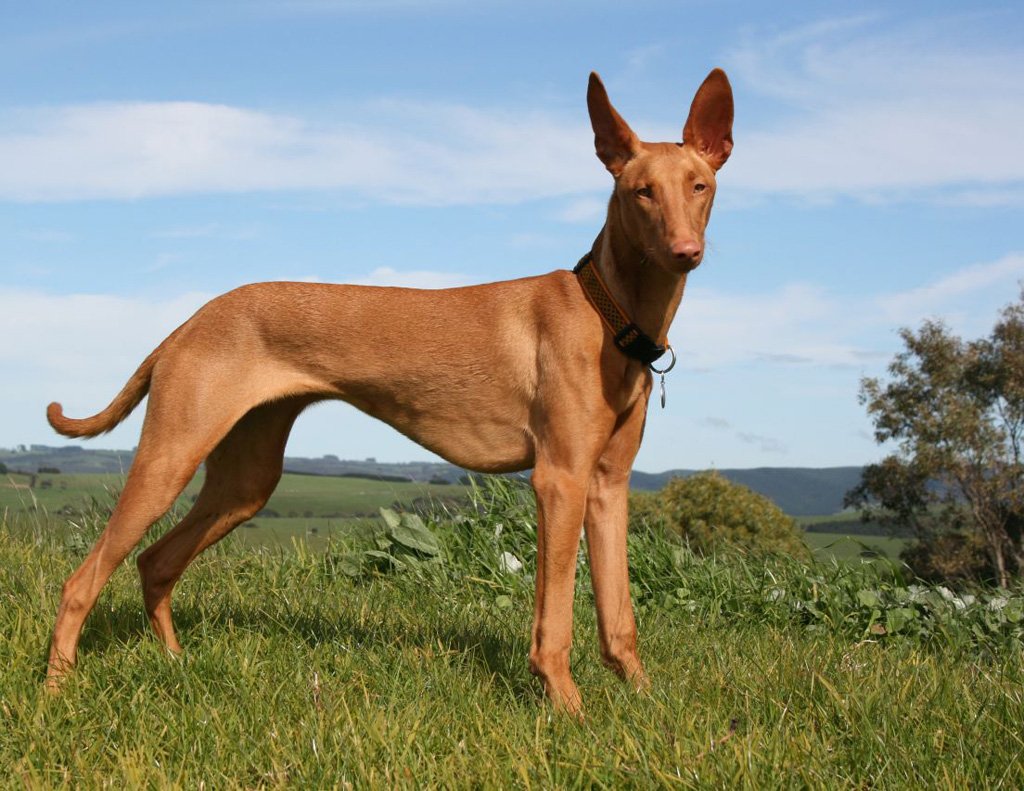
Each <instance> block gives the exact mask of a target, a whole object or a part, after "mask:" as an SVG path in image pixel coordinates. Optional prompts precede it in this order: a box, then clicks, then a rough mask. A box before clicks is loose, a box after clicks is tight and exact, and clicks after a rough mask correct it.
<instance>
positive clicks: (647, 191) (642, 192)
mask: <svg viewBox="0 0 1024 791" xmlns="http://www.w3.org/2000/svg"><path fill="white" fill-rule="evenodd" d="M633 194H634V195H636V196H637V197H638V198H648V199H649V198H653V197H654V191H653V190H652V189H651V188H650V187H638V188H637V189H635V190H634V191H633Z"/></svg>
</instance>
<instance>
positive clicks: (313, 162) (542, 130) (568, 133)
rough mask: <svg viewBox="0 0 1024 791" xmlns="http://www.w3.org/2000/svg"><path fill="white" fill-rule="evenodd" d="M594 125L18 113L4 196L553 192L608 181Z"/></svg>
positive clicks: (522, 116) (380, 105)
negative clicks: (594, 144)
mask: <svg viewBox="0 0 1024 791" xmlns="http://www.w3.org/2000/svg"><path fill="white" fill-rule="evenodd" d="M352 119H358V120H352ZM584 123H585V122H584V121H583V119H579V122H577V123H568V122H564V121H562V120H559V119H556V118H552V117H547V116H544V115H541V114H537V113H529V112H512V111H508V110H496V111H484V110H472V109H468V108H465V107H460V106H457V105H451V104H423V103H400V102H394V101H382V102H376V103H374V104H372V105H367V106H364V107H358V108H351V110H350V112H349V113H348V114H347V117H346V118H344V119H342V120H337V121H334V122H331V123H314V122H312V121H309V120H305V119H302V118H298V117H294V116H289V115H282V114H274V113H267V112H259V111H255V110H250V109H245V108H238V107H230V106H225V105H214V104H204V103H198V102H134V103H101V104H88V105H76V106H67V107H58V108H36V109H29V110H20V111H10V110H9V111H7V112H4V113H2V114H0V200H12V201H69V200H84V199H105V198H106V199H135V198H146V197H153V196H161V195H177V194H189V193H202V192H249V191H260V190H309V189H313V190H316V189H335V190H352V191H355V192H356V193H358V194H361V195H364V196H368V197H370V198H372V199H375V200H381V201H385V202H393V203H416V204H429V205H447V204H467V203H480V202H509V201H519V200H524V199H534V198H542V197H552V196H559V195H565V194H571V193H579V192H581V191H586V190H590V189H594V188H595V187H598V186H603V185H604V184H605V182H606V181H607V177H606V174H604V172H603V170H602V169H601V168H600V167H599V165H598V164H597V163H596V160H595V159H594V157H593V152H592V146H591V142H590V138H591V135H590V134H589V133H588V131H587V129H586V127H585V126H584ZM524 141H526V142H528V144H524Z"/></svg>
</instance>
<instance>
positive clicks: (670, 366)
mask: <svg viewBox="0 0 1024 791" xmlns="http://www.w3.org/2000/svg"><path fill="white" fill-rule="evenodd" d="M666 346H667V348H668V352H669V354H671V355H672V362H670V363H669V364H668V365H666V366H665V367H664V368H661V369H658V368H655V367H654V364H653V363H652V364H651V365H648V366H647V367H648V368H650V369H651V370H652V371H653V372H654V373H656V374H658V375H659V376H660V377H661V408H662V409H664V408H665V374H667V373H668V372H669V371H671V370H672V369H673V368H675V367H676V350H675V349H673V348H672V344H670V343H669V344H666Z"/></svg>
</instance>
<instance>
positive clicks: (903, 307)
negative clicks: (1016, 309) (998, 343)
mask: <svg viewBox="0 0 1024 791" xmlns="http://www.w3.org/2000/svg"><path fill="white" fill-rule="evenodd" d="M1021 278H1024V255H1021V254H1019V253H1011V254H1009V255H1005V256H1003V257H1002V258H1000V259H998V260H996V261H992V262H988V263H978V264H971V265H969V266H966V267H964V268H963V269H960V270H958V271H956V272H954V273H952V274H950V275H947V276H946V277H943V278H940V279H938V280H936V281H934V282H933V283H929V284H927V285H924V286H921V287H919V288H914V289H910V290H908V291H903V292H900V293H897V294H888V295H883V296H881V297H879V298H878V300H877V304H878V306H879V307H880V308H881V309H882V311H883V314H884V316H885V318H886V319H887V320H889V321H900V322H903V323H904V324H906V323H908V322H909V321H910V320H909V319H907V318H905V317H908V316H911V317H913V318H914V319H915V320H917V319H921V318H926V317H929V316H933V315H936V314H938V313H940V312H941V311H943V310H944V309H946V308H949V307H950V306H951V305H954V306H955V303H956V301H957V300H958V299H960V298H963V297H966V296H969V295H971V294H974V293H976V292H978V291H984V290H986V289H990V288H991V287H992V286H1000V287H1001V288H1002V289H1004V293H1005V294H1006V301H1010V300H1011V299H1013V297H1014V296H1015V294H1014V292H1013V291H1012V290H1010V289H1009V288H1007V286H1010V285H1012V283H1013V282H1014V281H1015V280H1019V279H1021ZM986 318H988V319H991V320H994V316H993V317H986Z"/></svg>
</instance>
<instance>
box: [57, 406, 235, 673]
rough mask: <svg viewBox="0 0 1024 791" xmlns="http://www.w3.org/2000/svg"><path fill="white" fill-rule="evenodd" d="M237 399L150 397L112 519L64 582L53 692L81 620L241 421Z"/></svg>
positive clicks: (73, 650)
mask: <svg viewBox="0 0 1024 791" xmlns="http://www.w3.org/2000/svg"><path fill="white" fill-rule="evenodd" d="M235 403H237V402H231V401H229V400H227V399H223V400H214V399H210V400H207V401H206V402H205V404H203V405H202V406H203V408H200V405H198V404H197V403H196V400H195V399H194V398H190V397H189V392H188V391H187V390H183V389H174V390H173V391H169V390H164V391H163V393H162V394H160V395H158V394H156V393H155V392H154V394H151V396H150V403H149V407H148V409H147V411H146V419H145V422H144V424H143V427H142V437H141V439H140V440H139V448H138V451H137V452H136V454H135V460H134V461H133V462H132V466H131V469H130V470H129V471H128V477H127V479H126V481H125V485H124V490H123V491H122V492H121V496H120V497H119V498H118V501H117V505H116V506H115V507H114V511H113V513H112V514H111V516H110V521H108V522H107V526H106V528H105V529H104V530H103V533H102V534H101V535H100V537H99V539H98V540H97V541H96V544H95V545H94V546H93V548H92V550H91V551H90V552H89V554H88V556H86V558H85V560H84V561H83V562H82V564H81V565H80V566H79V567H78V569H77V570H76V571H75V572H74V573H73V574H72V575H71V577H69V578H68V581H67V582H66V583H64V589H63V591H62V594H61V601H60V607H59V609H58V611H57V622H56V625H55V626H54V629H53V638H52V640H51V642H50V655H49V667H48V671H47V686H48V687H49V688H50V689H56V688H57V686H58V685H59V682H60V679H61V677H62V676H64V675H65V674H66V673H67V671H68V670H69V669H70V668H71V667H72V666H73V665H74V664H75V658H76V655H77V651H78V640H79V636H80V635H81V631H82V625H83V624H84V623H85V619H86V617H87V616H88V615H89V612H90V611H91V610H92V608H93V606H94V605H95V604H96V599H97V598H98V597H99V595H100V591H101V590H102V589H103V586H104V585H105V584H106V583H107V580H108V579H110V575H111V574H113V572H114V569H116V568H117V566H118V565H119V564H120V563H121V561H122V560H124V558H125V557H126V556H127V555H128V553H129V552H131V550H132V549H133V548H134V547H135V545H136V544H138V543H139V541H140V540H141V539H142V537H143V535H145V533H146V531H147V530H148V529H149V528H150V526H151V525H152V524H153V523H154V522H156V520H158V519H159V518H160V517H161V516H163V514H164V513H165V512H166V511H167V509H168V508H170V507H171V504H172V503H173V502H174V500H175V498H176V497H177V496H178V495H179V494H180V493H181V491H182V489H184V488H185V485H186V484H187V483H188V482H189V480H190V479H191V478H192V476H193V475H194V474H195V471H196V469H197V468H198V467H199V464H200V462H202V460H203V459H204V458H206V456H207V455H208V454H209V453H210V451H211V450H212V449H213V448H214V447H215V446H216V445H217V443H218V442H219V441H220V440H221V439H222V438H223V437H224V435H225V434H227V433H228V431H229V430H230V429H231V427H232V426H233V425H234V423H235V422H236V421H237V420H238V418H239V416H240V415H239V414H238V411H232V410H238V409H239V407H237V406H235V405H234V404H235Z"/></svg>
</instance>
